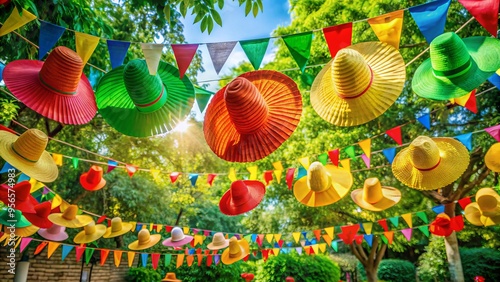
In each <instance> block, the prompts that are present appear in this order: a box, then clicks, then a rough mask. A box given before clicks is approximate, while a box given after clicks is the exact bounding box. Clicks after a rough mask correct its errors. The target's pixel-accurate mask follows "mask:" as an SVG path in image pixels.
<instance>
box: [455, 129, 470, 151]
mask: <svg viewBox="0 0 500 282" xmlns="http://www.w3.org/2000/svg"><path fill="white" fill-rule="evenodd" d="M455 139H457V140H458V141H460V142H461V143H462V144H464V146H465V147H466V148H467V149H468V150H469V151H471V150H472V132H470V133H465V134H462V135H458V136H455Z"/></svg>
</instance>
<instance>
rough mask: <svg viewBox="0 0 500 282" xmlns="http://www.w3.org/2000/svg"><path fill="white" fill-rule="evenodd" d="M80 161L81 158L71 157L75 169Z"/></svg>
mask: <svg viewBox="0 0 500 282" xmlns="http://www.w3.org/2000/svg"><path fill="white" fill-rule="evenodd" d="M79 161H80V159H79V158H75V157H73V158H71V163H73V168H75V169H76V168H78V162H79Z"/></svg>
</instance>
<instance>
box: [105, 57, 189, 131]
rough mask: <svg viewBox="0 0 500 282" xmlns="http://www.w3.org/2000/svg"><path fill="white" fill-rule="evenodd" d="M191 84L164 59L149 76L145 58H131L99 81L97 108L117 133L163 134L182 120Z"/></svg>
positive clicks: (186, 114)
mask: <svg viewBox="0 0 500 282" xmlns="http://www.w3.org/2000/svg"><path fill="white" fill-rule="evenodd" d="M194 95H195V94H194V87H193V85H192V84H191V81H190V80H189V78H188V77H187V76H184V77H183V78H182V79H180V78H179V71H178V70H177V69H176V68H175V67H174V66H171V65H169V64H167V63H165V62H161V61H160V63H159V65H158V71H157V73H156V75H150V74H149V70H148V66H147V64H146V61H144V60H138V59H136V60H132V61H130V62H128V64H126V65H123V66H120V67H117V68H114V69H113V70H112V71H110V72H108V73H107V74H105V75H104V76H103V77H102V78H101V80H100V81H99V85H98V86H97V91H96V100H97V107H98V108H99V113H100V114H101V115H102V116H103V118H104V119H105V120H106V122H107V123H108V124H109V125H111V127H113V128H114V129H116V130H118V131H119V132H121V133H123V134H125V135H129V136H134V137H148V136H153V135H158V134H163V133H167V132H169V131H170V130H172V129H173V128H174V127H175V126H176V124H177V123H178V122H180V121H183V120H185V119H186V117H187V116H188V115H189V113H190V111H191V108H192V107H193V103H194V98H195V96H194Z"/></svg>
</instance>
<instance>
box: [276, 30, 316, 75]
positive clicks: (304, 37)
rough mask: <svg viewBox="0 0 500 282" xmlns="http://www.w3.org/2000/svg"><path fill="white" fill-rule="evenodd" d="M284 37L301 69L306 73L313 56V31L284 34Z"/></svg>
mask: <svg viewBox="0 0 500 282" xmlns="http://www.w3.org/2000/svg"><path fill="white" fill-rule="evenodd" d="M282 39H283V41H284V42H285V45H286V47H287V48H288V51H290V54H292V57H293V58H294V59H295V62H296V63H297V65H298V66H299V69H300V71H301V72H302V73H304V70H305V69H306V65H307V62H308V61H309V57H310V56H311V43H312V31H308V32H303V33H297V34H292V35H287V36H283V37H282Z"/></svg>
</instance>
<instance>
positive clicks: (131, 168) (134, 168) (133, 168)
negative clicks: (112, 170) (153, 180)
mask: <svg viewBox="0 0 500 282" xmlns="http://www.w3.org/2000/svg"><path fill="white" fill-rule="evenodd" d="M138 169H139V167H138V166H135V165H131V164H126V165H125V170H126V171H127V174H128V176H129V177H130V178H132V176H134V174H135V173H136V172H137V170H138Z"/></svg>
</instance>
